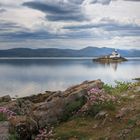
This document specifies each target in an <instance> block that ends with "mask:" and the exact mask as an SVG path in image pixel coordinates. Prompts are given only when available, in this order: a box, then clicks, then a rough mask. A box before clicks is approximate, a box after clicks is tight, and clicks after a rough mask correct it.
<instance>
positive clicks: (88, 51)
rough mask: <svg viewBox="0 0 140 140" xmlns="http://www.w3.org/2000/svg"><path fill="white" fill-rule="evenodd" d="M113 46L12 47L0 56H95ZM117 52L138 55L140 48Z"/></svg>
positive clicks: (1, 51) (0, 52) (125, 55)
mask: <svg viewBox="0 0 140 140" xmlns="http://www.w3.org/2000/svg"><path fill="white" fill-rule="evenodd" d="M113 50H114V49H113V48H107V47H103V48H97V47H86V48H83V49H80V50H74V49H58V48H45V49H44V48H42V49H28V48H13V49H8V50H0V57H96V56H102V55H108V54H110V53H112V51H113ZM118 52H119V53H120V54H121V55H122V56H124V57H140V50H135V49H130V50H122V49H118Z"/></svg>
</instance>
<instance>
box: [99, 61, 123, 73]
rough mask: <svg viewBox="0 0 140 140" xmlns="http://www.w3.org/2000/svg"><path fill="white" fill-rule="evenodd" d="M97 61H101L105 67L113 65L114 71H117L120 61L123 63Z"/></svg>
mask: <svg viewBox="0 0 140 140" xmlns="http://www.w3.org/2000/svg"><path fill="white" fill-rule="evenodd" d="M96 63H99V64H101V65H103V66H104V67H111V68H112V69H113V70H114V71H117V68H118V65H119V63H122V62H96Z"/></svg>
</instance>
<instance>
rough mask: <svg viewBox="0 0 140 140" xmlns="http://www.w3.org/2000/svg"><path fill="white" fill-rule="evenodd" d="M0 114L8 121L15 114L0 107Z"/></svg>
mask: <svg viewBox="0 0 140 140" xmlns="http://www.w3.org/2000/svg"><path fill="white" fill-rule="evenodd" d="M0 113H1V114H3V115H4V116H5V117H6V118H7V119H10V118H11V117H15V116H16V113H15V112H13V111H11V110H9V109H7V108H5V107H0Z"/></svg>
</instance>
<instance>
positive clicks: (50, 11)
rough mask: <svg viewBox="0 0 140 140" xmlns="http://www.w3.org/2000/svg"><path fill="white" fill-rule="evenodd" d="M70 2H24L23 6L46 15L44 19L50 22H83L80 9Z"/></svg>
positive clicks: (83, 17)
mask: <svg viewBox="0 0 140 140" xmlns="http://www.w3.org/2000/svg"><path fill="white" fill-rule="evenodd" d="M73 2H74V3H75V4H72V3H70V2H61V3H60V2H56V3H47V2H35V1H32V2H25V3H23V6H27V7H29V8H33V9H36V10H39V11H42V12H44V13H46V18H47V19H48V20H50V21H84V20H87V17H86V16H85V15H84V13H83V12H82V8H81V6H79V5H76V1H73Z"/></svg>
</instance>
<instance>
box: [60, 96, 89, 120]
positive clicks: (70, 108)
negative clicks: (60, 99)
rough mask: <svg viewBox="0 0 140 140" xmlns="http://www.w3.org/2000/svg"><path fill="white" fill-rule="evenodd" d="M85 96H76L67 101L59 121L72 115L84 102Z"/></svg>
mask: <svg viewBox="0 0 140 140" xmlns="http://www.w3.org/2000/svg"><path fill="white" fill-rule="evenodd" d="M85 101H86V99H85V97H81V98H78V99H77V100H75V101H73V102H70V103H68V104H67V105H66V106H65V109H64V114H63V116H62V117H61V119H60V120H61V121H66V120H68V119H69V118H70V117H72V116H73V115H74V114H75V113H76V112H77V111H78V110H79V109H80V108H81V107H82V106H83V105H84V104H85Z"/></svg>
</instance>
